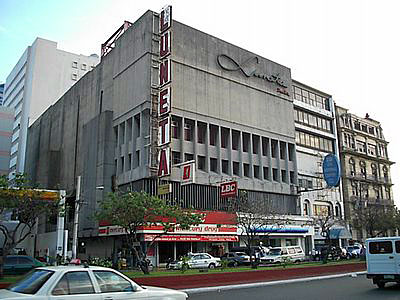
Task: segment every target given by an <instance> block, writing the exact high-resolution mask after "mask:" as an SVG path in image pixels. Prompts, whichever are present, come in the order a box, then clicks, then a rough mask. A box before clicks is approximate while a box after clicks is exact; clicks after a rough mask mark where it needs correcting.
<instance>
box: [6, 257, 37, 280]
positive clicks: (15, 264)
mask: <svg viewBox="0 0 400 300" xmlns="http://www.w3.org/2000/svg"><path fill="white" fill-rule="evenodd" d="M44 265H45V264H44V263H42V262H40V261H38V260H37V259H35V258H33V257H31V256H27V255H8V256H6V257H5V259H4V265H3V270H4V274H7V275H19V274H25V273H27V272H29V271H30V270H32V269H34V268H37V267H43V266H44Z"/></svg>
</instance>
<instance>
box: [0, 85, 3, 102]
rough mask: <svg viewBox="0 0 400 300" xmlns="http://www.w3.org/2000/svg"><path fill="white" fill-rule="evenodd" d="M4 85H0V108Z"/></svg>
mask: <svg viewBox="0 0 400 300" xmlns="http://www.w3.org/2000/svg"><path fill="white" fill-rule="evenodd" d="M3 98H4V83H0V106H1V105H3Z"/></svg>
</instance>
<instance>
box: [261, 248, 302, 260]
mask: <svg viewBox="0 0 400 300" xmlns="http://www.w3.org/2000/svg"><path fill="white" fill-rule="evenodd" d="M305 258H306V256H305V254H304V251H303V249H302V248H301V247H300V246H287V247H274V248H271V249H269V252H268V254H267V255H266V256H264V257H261V258H260V260H261V263H266V264H280V263H283V262H284V261H285V260H286V261H290V262H295V263H298V262H301V261H304V260H305Z"/></svg>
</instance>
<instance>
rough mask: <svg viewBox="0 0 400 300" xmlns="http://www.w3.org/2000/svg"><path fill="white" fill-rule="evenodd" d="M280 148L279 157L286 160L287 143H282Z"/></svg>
mask: <svg viewBox="0 0 400 300" xmlns="http://www.w3.org/2000/svg"><path fill="white" fill-rule="evenodd" d="M279 144H280V147H279V156H280V158H281V159H286V143H285V142H280V143H279Z"/></svg>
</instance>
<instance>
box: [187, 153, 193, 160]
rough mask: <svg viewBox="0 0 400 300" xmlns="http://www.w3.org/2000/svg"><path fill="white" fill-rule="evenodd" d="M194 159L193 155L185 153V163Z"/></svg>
mask: <svg viewBox="0 0 400 300" xmlns="http://www.w3.org/2000/svg"><path fill="white" fill-rule="evenodd" d="M193 159H194V156H193V154H191V153H185V161H191V160H193Z"/></svg>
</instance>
